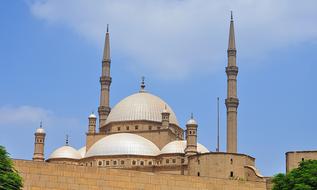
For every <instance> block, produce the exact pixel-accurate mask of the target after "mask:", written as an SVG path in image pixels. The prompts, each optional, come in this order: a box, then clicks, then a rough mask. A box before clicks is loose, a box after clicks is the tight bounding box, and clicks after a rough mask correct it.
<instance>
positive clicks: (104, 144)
mask: <svg viewBox="0 0 317 190" xmlns="http://www.w3.org/2000/svg"><path fill="white" fill-rule="evenodd" d="M159 154H160V149H159V148H158V147H157V146H156V145H155V144H154V143H152V142H151V141H149V140H147V139H146V138H144V137H141V136H139V135H135V134H130V133H118V134H113V135H109V136H106V137H104V138H102V139H100V140H99V141H97V142H96V143H95V144H94V145H92V147H90V148H89V150H88V151H87V153H86V155H85V157H86V158H87V157H92V156H110V155H146V156H156V155H159Z"/></svg>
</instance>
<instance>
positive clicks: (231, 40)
mask: <svg viewBox="0 0 317 190" xmlns="http://www.w3.org/2000/svg"><path fill="white" fill-rule="evenodd" d="M235 49H236V42H235V37H234V24H233V16H232V11H231V21H230V29H229V44H228V50H235Z"/></svg>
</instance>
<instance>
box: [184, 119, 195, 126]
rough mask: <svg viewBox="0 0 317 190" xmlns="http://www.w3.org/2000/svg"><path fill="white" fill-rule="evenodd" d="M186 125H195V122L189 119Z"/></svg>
mask: <svg viewBox="0 0 317 190" xmlns="http://www.w3.org/2000/svg"><path fill="white" fill-rule="evenodd" d="M186 125H197V122H196V121H195V119H193V118H191V119H189V120H188V121H187V123H186Z"/></svg>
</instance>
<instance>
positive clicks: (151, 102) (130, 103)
mask: <svg viewBox="0 0 317 190" xmlns="http://www.w3.org/2000/svg"><path fill="white" fill-rule="evenodd" d="M165 106H166V110H167V111H168V112H170V123H173V124H176V125H178V126H179V124H178V121H177V118H176V115H175V113H174V112H173V110H172V109H171V108H170V107H169V105H168V104H167V103H166V102H164V101H163V100H162V99H161V98H159V97H157V96H155V95H153V94H150V93H148V92H139V93H135V94H132V95H131V96H128V97H126V98H124V99H123V100H121V101H120V102H119V103H118V104H117V105H116V106H115V107H114V108H113V109H112V110H111V112H110V114H109V116H108V118H107V120H106V124H108V123H111V122H116V121H135V120H147V121H156V122H161V121H162V115H161V113H162V111H163V110H164V109H165Z"/></svg>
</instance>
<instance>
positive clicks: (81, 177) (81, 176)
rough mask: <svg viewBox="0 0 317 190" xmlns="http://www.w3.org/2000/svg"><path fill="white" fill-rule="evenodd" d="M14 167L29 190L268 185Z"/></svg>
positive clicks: (252, 189)
mask: <svg viewBox="0 0 317 190" xmlns="http://www.w3.org/2000/svg"><path fill="white" fill-rule="evenodd" d="M14 164H15V167H16V169H17V170H18V171H19V172H20V174H21V175H22V177H23V180H24V189H25V190H40V189H46V190H56V189H74V190H75V189H76V190H86V189H92V190H94V189H96V190H97V189H98V190H101V189H107V190H123V189H131V190H132V189H136V190H147V189H149V190H182V189H184V190H206V189H221V190H226V189H228V190H232V189H236V190H266V183H265V182H250V181H242V180H228V179H217V178H208V177H196V176H183V175H170V174H153V173H147V172H137V171H129V170H118V169H107V168H95V167H86V166H76V165H65V164H53V163H47V162H34V161H26V160H14Z"/></svg>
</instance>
